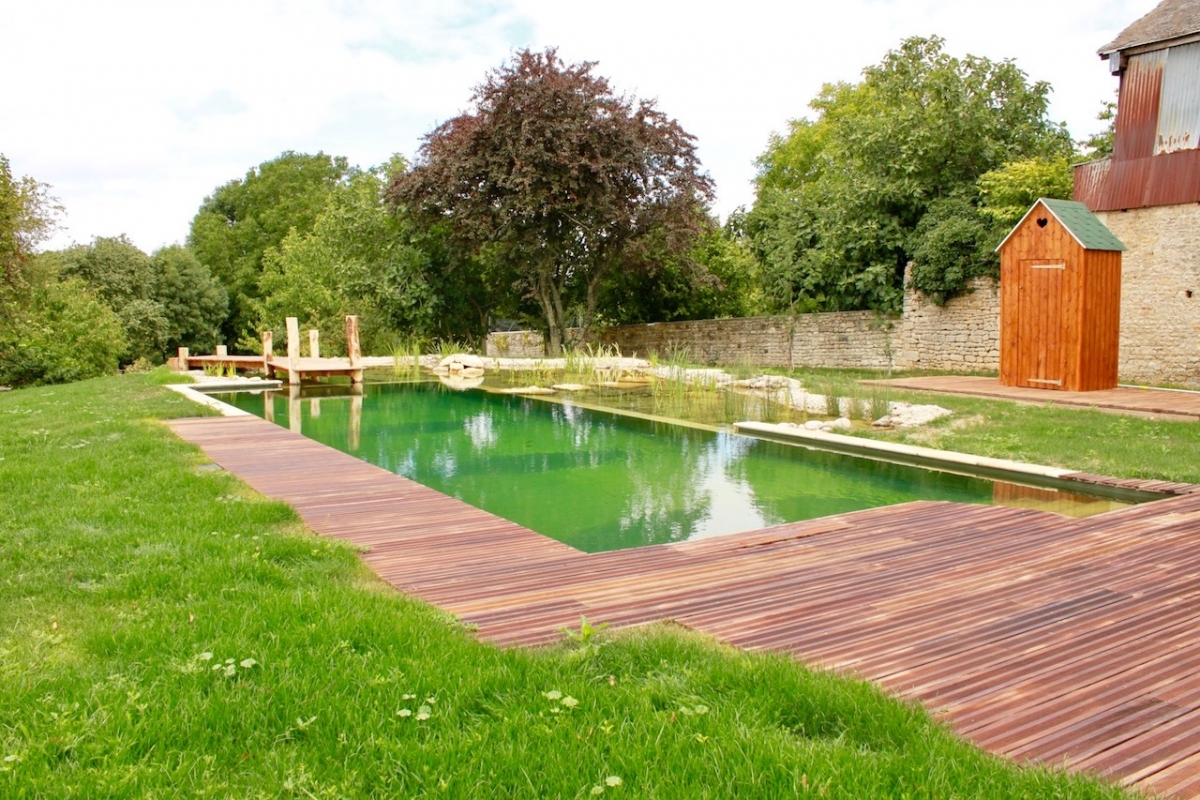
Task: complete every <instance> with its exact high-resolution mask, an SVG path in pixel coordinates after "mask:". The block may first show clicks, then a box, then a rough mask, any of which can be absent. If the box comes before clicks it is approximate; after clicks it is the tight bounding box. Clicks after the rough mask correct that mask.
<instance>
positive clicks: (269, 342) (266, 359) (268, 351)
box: [262, 331, 275, 378]
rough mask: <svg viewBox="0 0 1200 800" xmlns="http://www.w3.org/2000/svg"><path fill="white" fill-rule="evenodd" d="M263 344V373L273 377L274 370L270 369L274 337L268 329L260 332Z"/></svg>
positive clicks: (273, 353) (273, 351)
mask: <svg viewBox="0 0 1200 800" xmlns="http://www.w3.org/2000/svg"><path fill="white" fill-rule="evenodd" d="M262 344H263V373H264V374H265V375H266V376H267V377H268V378H273V377H275V373H274V370H272V369H271V357H272V356H274V355H275V338H274V334H272V333H271V332H270V331H263V332H262Z"/></svg>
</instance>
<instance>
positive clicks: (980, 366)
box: [895, 278, 1000, 372]
mask: <svg viewBox="0 0 1200 800" xmlns="http://www.w3.org/2000/svg"><path fill="white" fill-rule="evenodd" d="M898 325H899V330H898V331H897V334H896V337H895V338H896V344H895V348H896V358H895V366H896V367H897V368H899V369H938V370H947V371H954V372H996V371H997V370H999V368H1000V282H999V281H997V280H994V279H992V278H975V279H973V280H972V281H971V283H970V284H969V291H968V292H967V293H965V294H961V295H959V296H958V297H955V298H952V299H951V300H950V301H949V302H947V303H946V304H945V305H944V306H939V305H937V304H936V303H934V302H933V301H931V300H930V299H929V298H927V297H925V296H924V295H922V294H921V293H919V292H915V291H912V290H909V291H907V292H905V293H904V314H903V315H902V316H901V318H900V321H899V323H898Z"/></svg>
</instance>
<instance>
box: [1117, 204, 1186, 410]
mask: <svg viewBox="0 0 1200 800" xmlns="http://www.w3.org/2000/svg"><path fill="white" fill-rule="evenodd" d="M1096 216H1098V217H1099V218H1100V219H1101V221H1103V222H1104V224H1105V225H1107V226H1108V228H1109V230H1111V231H1112V232H1113V233H1114V234H1115V235H1116V237H1117V238H1118V239H1120V240H1121V241H1122V242H1123V243H1124V244H1125V246H1126V247H1128V248H1129V249H1128V251H1127V252H1126V253H1125V254H1124V260H1123V262H1122V279H1121V347H1120V360H1119V366H1118V374H1119V375H1120V377H1121V380H1122V381H1125V382H1134V383H1139V382H1146V383H1178V384H1185V385H1192V386H1196V385H1200V205H1196V204H1193V203H1188V204H1182V205H1173V206H1157V207H1153V208H1138V209H1131V210H1129V211H1108V212H1099V213H1097V214H1096ZM1189 293H1190V296H1189Z"/></svg>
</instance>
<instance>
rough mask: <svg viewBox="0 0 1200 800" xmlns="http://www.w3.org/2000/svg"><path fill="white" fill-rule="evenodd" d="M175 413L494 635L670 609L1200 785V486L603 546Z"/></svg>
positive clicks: (725, 631) (668, 613)
mask: <svg viewBox="0 0 1200 800" xmlns="http://www.w3.org/2000/svg"><path fill="white" fill-rule="evenodd" d="M170 424H171V427H172V428H173V429H174V430H175V431H176V432H177V433H178V434H179V435H180V436H182V437H183V438H184V439H186V440H188V441H191V442H194V443H196V444H198V445H199V446H200V447H202V448H203V449H204V451H205V452H206V453H207V454H208V455H209V457H211V458H212V459H213V460H214V461H215V462H217V463H218V464H220V465H221V466H223V467H225V468H226V469H228V470H230V471H231V472H232V473H234V474H235V475H237V476H239V477H241V478H242V479H243V480H245V481H246V482H247V483H248V484H250V485H251V486H252V487H253V488H255V489H257V490H258V491H259V492H262V493H263V494H265V495H268V496H270V497H273V498H278V499H280V500H283V501H285V502H287V503H289V504H291V505H292V506H293V507H295V508H296V509H297V511H298V512H299V513H300V514H301V516H302V517H303V518H304V521H305V522H306V523H307V524H308V525H309V527H311V528H312V529H313V530H315V531H317V532H318V533H320V534H322V535H325V536H333V537H337V538H340V539H345V540H348V541H351V542H354V543H356V544H358V545H363V546H366V547H367V548H369V549H368V550H367V551H366V552H365V553H364V554H363V556H362V557H363V559H364V560H365V562H366V563H367V564H368V565H370V567H371V568H372V569H374V570H375V571H376V572H377V573H378V574H379V575H380V576H382V577H383V578H384V580H386V581H388V582H389V583H391V584H392V585H394V586H396V587H397V588H399V589H401V590H403V591H405V592H408V593H410V594H412V595H415V596H417V597H421V598H423V599H425V600H427V601H429V602H431V603H434V604H436V605H438V606H440V607H442V608H444V609H446V610H448V611H450V612H452V613H454V614H457V615H458V616H459V617H460V618H461V619H463V620H464V621H465V622H468V623H473V624H475V625H477V626H479V636H480V637H481V638H483V639H487V640H491V641H495V642H498V643H502V644H534V643H539V642H547V641H551V640H554V639H556V638H557V637H558V636H559V633H558V631H559V629H560V628H563V627H567V626H572V627H574V626H577V625H578V623H579V615H580V614H586V615H587V617H588V619H589V620H591V621H593V622H609V623H612V624H614V625H628V624H637V623H644V622H648V621H652V620H662V619H671V620H675V621H677V622H679V623H681V624H683V625H687V626H689V627H692V628H694V629H696V630H699V631H703V632H706V633H709V634H712V635H713V636H715V637H717V638H719V639H721V640H723V641H725V642H728V643H730V644H733V645H736V646H739V647H744V648H750V649H756V648H770V649H778V650H784V651H787V652H790V653H792V654H794V655H795V656H796V657H797V658H799V659H800V660H802V661H804V662H807V663H809V664H814V665H820V666H826V667H829V668H833V669H837V670H840V671H843V672H846V673H850V674H854V675H857V676H860V677H863V678H867V679H870V680H873V681H876V682H877V683H879V684H880V685H882V686H883V687H885V688H887V689H889V690H892V691H895V692H897V693H898V694H900V695H901V696H903V697H908V698H915V699H918V700H920V701H922V702H924V703H925V704H926V705H927V706H928V707H929V708H931V709H932V710H934V711H935V713H937V714H939V715H941V716H942V717H943V718H944V719H946V720H947V721H948V722H949V723H950V724H951V725H953V727H954V728H955V729H956V730H957V731H959V732H960V733H962V734H963V735H964V736H966V737H968V738H970V739H972V740H973V741H975V742H977V743H978V744H979V745H981V746H983V747H985V748H987V749H988V750H990V751H992V752H995V753H998V754H1001V755H1005V756H1008V757H1010V758H1013V759H1016V760H1018V761H1024V760H1036V761H1042V762H1045V763H1048V764H1052V765H1064V764H1065V765H1067V766H1068V767H1069V768H1070V769H1073V770H1085V771H1088V772H1093V773H1097V774H1100V775H1104V776H1108V777H1110V778H1111V779H1113V780H1117V781H1120V782H1122V783H1125V784H1129V785H1134V786H1137V787H1140V788H1142V789H1144V790H1148V791H1153V792H1159V793H1162V794H1164V795H1169V796H1175V797H1200V492H1195V491H1191V492H1186V493H1183V494H1179V495H1177V496H1173V497H1170V498H1168V499H1165V500H1161V501H1158V502H1154V503H1149V504H1145V505H1141V506H1135V507H1129V508H1125V509H1122V510H1120V511H1114V512H1110V513H1107V514H1102V515H1098V516H1093V517H1088V518H1084V519H1067V518H1063V517H1058V516H1054V515H1050V514H1046V513H1044V512H1039V511H1033V510H1029V509H1020V508H1006V507H1000V506H961V505H955V504H950V503H936V502H916V503H908V504H905V505H900V506H893V507H889V508H881V509H874V510H869V511H862V512H856V513H853V514H845V515H841V516H835V517H827V518H824V519H819V520H813V521H809V522H801V523H795V524H790V525H782V526H779V527H775V528H769V529H764V530H758V531H752V532H748V533H744V534H735V535H732V536H724V537H717V538H712V539H706V540H698V541H693V542H684V543H680V544H674V545H664V546H655V547H646V548H641V549H637V550H625V551H619V552H615V553H597V554H591V555H588V554H584V553H581V552H579V551H577V550H574V549H572V548H570V547H568V546H566V545H564V544H560V543H558V542H555V541H553V540H550V539H547V538H545V537H543V536H540V535H538V534H536V533H533V532H532V531H529V530H527V529H525V528H522V527H520V526H519V525H516V524H514V523H511V522H507V521H505V520H502V519H499V518H497V517H494V516H492V515H491V514H488V513H486V512H484V511H480V510H478V509H475V508H472V507H470V506H468V505H465V504H463V503H461V502H459V501H457V500H453V499H451V498H448V497H446V496H444V495H441V494H439V493H437V492H435V491H433V490H431V489H428V488H425V487H423V486H420V485H418V484H415V483H413V482H411V481H408V480H406V479H404V478H401V477H399V476H396V475H393V474H391V473H389V472H387V471H385V470H382V469H379V468H377V467H374V466H371V465H369V464H366V463H365V462H362V461H360V460H358V459H356V458H354V457H352V456H349V455H346V454H343V453H340V452H337V451H335V450H332V449H330V448H327V447H325V446H323V445H320V444H318V443H316V442H313V441H311V440H309V439H305V438H304V437H302V436H299V435H297V434H294V433H291V432H289V431H287V430H284V429H283V428H280V427H277V426H275V425H273V424H271V423H268V422H266V421H264V420H261V419H258V418H256V417H229V418H207V419H190V420H176V421H174V422H172V423H170ZM1191 488H1195V487H1191ZM1181 491H1183V489H1181Z"/></svg>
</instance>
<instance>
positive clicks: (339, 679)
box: [0, 373, 1120, 798]
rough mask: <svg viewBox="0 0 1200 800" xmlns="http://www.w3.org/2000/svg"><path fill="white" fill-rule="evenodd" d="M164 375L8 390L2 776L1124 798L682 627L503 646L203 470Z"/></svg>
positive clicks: (374, 786)
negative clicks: (177, 429)
mask: <svg viewBox="0 0 1200 800" xmlns="http://www.w3.org/2000/svg"><path fill="white" fill-rule="evenodd" d="M160 377H161V373H155V374H153V375H151V376H149V377H148V376H144V375H143V376H126V377H122V378H110V379H103V380H96V381H89V382H86V383H81V384H75V385H70V386H59V387H51V388H41V389H28V390H21V391H15V392H10V393H5V394H0V796H4V797H16V798H20V797H29V798H34V797H39V798H42V797H45V798H61V797H78V798H96V797H156V798H157V797H176V796H178V797H272V798H273V797H308V798H311V797H367V796H371V797H424V796H445V797H484V798H490V797H591V796H597V795H605V796H612V797H679V798H699V797H712V798H728V797H763V798H777V797H784V796H809V795H811V796H824V797H846V798H851V797H853V798H861V797H888V798H892V797H997V798H999V797H1005V798H1007V797H1055V798H1058V797H1117V796H1120V795H1119V792H1118V791H1117V790H1115V789H1112V788H1108V787H1104V786H1101V785H1100V784H1096V783H1092V782H1090V781H1087V780H1084V779H1080V778H1069V777H1064V776H1062V775H1058V774H1053V773H1050V772H1046V771H1039V770H1022V769H1018V768H1016V767H1014V766H1012V765H1009V764H1007V763H1005V762H1002V761H1001V760H999V759H996V758H993V757H990V756H987V755H985V754H982V753H981V752H979V751H978V750H976V749H974V748H973V747H971V746H970V745H967V744H965V743H963V742H961V741H959V740H957V739H956V738H955V737H953V736H951V735H950V734H949V733H948V732H947V731H946V730H945V729H944V728H942V727H939V726H937V725H934V724H932V723H931V722H930V720H929V718H928V716H927V715H926V713H925V712H924V711H923V710H921V709H919V708H916V707H913V706H911V705H905V704H902V703H899V702H896V701H894V700H891V699H889V698H887V697H884V696H883V695H882V694H880V693H879V692H878V691H876V690H875V689H873V688H872V687H871V686H869V685H866V684H862V683H857V682H852V681H849V680H844V679H840V678H835V677H832V676H830V675H827V674H818V673H811V672H808V671H806V670H805V669H804V668H802V667H801V666H799V665H796V664H795V663H793V662H792V661H790V660H789V659H786V658H783V657H775V656H770V655H748V654H744V653H740V652H736V651H733V650H730V649H728V648H724V647H720V646H717V645H714V644H713V643H712V642H710V641H708V640H705V639H703V638H701V637H698V636H695V635H692V634H689V633H687V632H686V631H682V630H678V629H673V628H670V627H666V626H662V627H657V628H652V629H648V630H641V631H638V632H634V633H626V634H621V635H617V636H609V635H607V634H606V635H604V636H602V637H600V638H595V637H590V638H587V640H586V641H583V642H579V641H574V642H567V643H566V644H564V645H563V646H561V647H558V648H553V649H548V650H500V649H497V648H495V647H492V646H489V645H486V644H481V643H479V642H477V641H476V640H475V639H474V638H473V636H472V634H471V633H470V632H469V631H467V630H464V628H463V627H462V626H460V625H459V624H457V623H456V622H455V621H454V620H453V619H451V618H449V617H447V616H446V615H444V614H442V613H441V612H439V611H437V610H436V609H434V608H431V607H430V606H427V605H425V604H423V603H420V602H417V601H414V600H411V599H409V598H406V597H404V596H403V595H401V594H399V593H398V592H396V591H394V590H392V589H391V588H389V587H387V586H385V585H384V584H382V582H380V581H379V580H378V579H376V578H375V577H374V576H373V575H372V574H371V573H370V572H369V571H367V570H366V569H365V568H364V567H363V566H362V565H361V563H360V562H359V560H358V558H357V556H356V553H355V552H353V551H352V550H351V549H349V548H348V547H346V546H343V545H341V544H338V543H334V542H331V541H327V540H323V539H319V538H317V537H316V536H314V535H313V534H311V533H310V532H308V531H306V530H305V529H304V528H303V527H302V526H301V525H300V524H299V523H298V522H297V519H296V517H295V515H294V514H293V512H292V511H291V510H290V509H288V508H287V507H285V506H283V505H281V504H279V503H276V502H272V501H269V500H265V499H263V498H261V497H257V496H255V495H254V494H253V493H252V492H250V491H249V490H248V489H246V488H245V487H244V486H243V485H242V484H241V483H240V482H239V481H238V480H236V479H235V478H233V477H231V476H229V475H228V474H225V473H224V472H221V471H219V470H212V469H207V468H206V463H205V459H204V458H203V456H202V455H201V454H200V453H199V452H198V451H197V450H196V449H195V448H193V447H191V446H189V445H187V444H184V443H183V442H181V441H180V440H178V439H176V438H175V437H174V436H173V435H172V434H171V433H170V432H169V431H168V430H167V429H166V428H165V427H164V426H163V425H161V424H160V423H159V422H157V421H156V420H158V419H162V418H166V417H172V416H181V415H195V414H197V413H200V411H199V408H198V407H197V406H195V405H193V404H191V403H189V402H187V401H186V400H183V399H181V398H179V397H177V396H175V395H174V394H172V393H170V392H168V391H167V390H165V389H163V388H161V387H159V386H156V385H154V384H155V382H156V380H158V379H159V378H160ZM1081 466H1082V465H1081ZM597 622H599V621H597Z"/></svg>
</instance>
